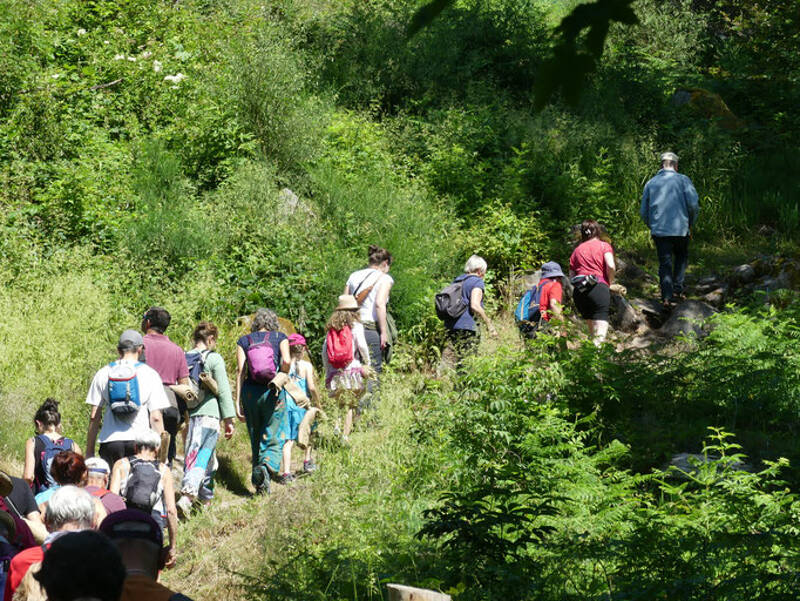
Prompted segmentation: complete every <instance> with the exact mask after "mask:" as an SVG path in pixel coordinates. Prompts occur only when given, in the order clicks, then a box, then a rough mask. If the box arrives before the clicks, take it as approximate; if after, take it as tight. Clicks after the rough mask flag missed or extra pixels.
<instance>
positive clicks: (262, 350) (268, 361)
mask: <svg viewBox="0 0 800 601" xmlns="http://www.w3.org/2000/svg"><path fill="white" fill-rule="evenodd" d="M269 335H270V333H269V332H268V333H267V335H266V337H265V338H264V341H263V342H258V343H256V344H253V337H252V336H248V337H247V342H248V343H249V346H248V347H247V369H248V371H249V372H250V377H251V378H252V379H253V380H254V381H255V382H259V383H260V384H269V383H270V382H271V381H272V379H273V378H274V377H275V374H276V372H277V370H276V369H275V351H274V350H272V344H271V343H270V341H269Z"/></svg>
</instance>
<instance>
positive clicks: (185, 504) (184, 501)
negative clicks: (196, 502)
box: [175, 495, 192, 520]
mask: <svg viewBox="0 0 800 601" xmlns="http://www.w3.org/2000/svg"><path fill="white" fill-rule="evenodd" d="M175 507H176V508H177V509H178V519H180V520H185V519H187V518H188V517H189V516H190V515H191V513H192V501H191V499H189V497H187V496H186V495H184V496H182V497H181V498H180V499H178V502H177V503H175Z"/></svg>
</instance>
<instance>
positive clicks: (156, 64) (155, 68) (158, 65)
mask: <svg viewBox="0 0 800 601" xmlns="http://www.w3.org/2000/svg"><path fill="white" fill-rule="evenodd" d="M153 71H155V72H156V73H159V72H160V71H161V63H160V62H158V61H153Z"/></svg>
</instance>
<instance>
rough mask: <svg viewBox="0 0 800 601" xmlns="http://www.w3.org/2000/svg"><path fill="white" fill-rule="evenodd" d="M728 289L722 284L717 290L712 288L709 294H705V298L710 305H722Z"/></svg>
mask: <svg viewBox="0 0 800 601" xmlns="http://www.w3.org/2000/svg"><path fill="white" fill-rule="evenodd" d="M727 291H728V287H727V286H720V287H719V288H717V289H716V290H712V291H711V292H709V293H708V294H705V295H703V300H704V301H705V302H707V303H708V304H709V305H714V306H715V307H718V306H720V305H721V304H722V303H723V302H724V301H725V293H726V292H727Z"/></svg>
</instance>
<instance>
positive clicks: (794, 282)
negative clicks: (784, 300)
mask: <svg viewBox="0 0 800 601" xmlns="http://www.w3.org/2000/svg"><path fill="white" fill-rule="evenodd" d="M778 278H779V279H780V280H781V281H783V282H784V283H785V284H786V288H791V289H792V290H800V262H798V261H786V262H785V263H784V264H783V267H782V268H781V272H780V275H779V276H778Z"/></svg>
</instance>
